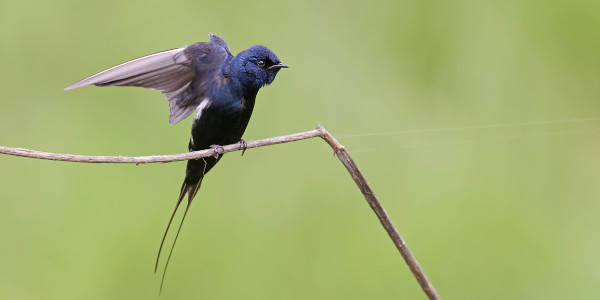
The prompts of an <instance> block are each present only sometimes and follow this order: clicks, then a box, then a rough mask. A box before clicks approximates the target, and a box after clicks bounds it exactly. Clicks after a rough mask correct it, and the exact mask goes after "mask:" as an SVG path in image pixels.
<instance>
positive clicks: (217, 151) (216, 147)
mask: <svg viewBox="0 0 600 300" xmlns="http://www.w3.org/2000/svg"><path fill="white" fill-rule="evenodd" d="M210 148H211V149H213V150H214V151H215V155H214V157H215V158H219V156H221V155H223V154H225V150H223V147H221V146H219V145H210Z"/></svg>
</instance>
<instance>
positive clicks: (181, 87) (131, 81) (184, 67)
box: [65, 34, 231, 124]
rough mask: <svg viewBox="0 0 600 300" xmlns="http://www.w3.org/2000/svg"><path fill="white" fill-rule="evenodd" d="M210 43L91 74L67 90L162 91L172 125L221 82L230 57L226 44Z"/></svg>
mask: <svg viewBox="0 0 600 300" xmlns="http://www.w3.org/2000/svg"><path fill="white" fill-rule="evenodd" d="M209 37H210V41H209V42H208V43H196V44H194V45H191V46H188V47H183V48H177V49H172V50H167V51H163V52H158V53H154V54H150V55H147V56H144V57H140V58H137V59H134V60H131V61H128V62H125V63H122V64H120V65H118V66H115V67H112V68H110V69H107V70H104V71H102V72H100V73H97V74H95V75H92V76H90V77H88V78H86V79H84V80H81V81H79V82H77V83H75V84H73V85H70V86H68V87H67V88H65V90H71V89H75V88H79V87H82V86H86V85H91V84H93V85H96V86H138V87H144V88H148V89H154V90H159V91H161V92H162V93H163V94H165V96H166V98H167V101H169V107H170V111H171V114H170V117H169V123H171V124H175V123H178V122H179V121H181V120H183V119H185V118H186V117H187V116H189V115H190V114H191V113H192V112H193V111H194V109H196V107H197V106H198V105H199V104H200V102H201V101H202V99H204V97H205V95H204V94H205V93H206V92H207V87H208V86H209V84H208V83H210V82H213V81H214V80H220V79H219V78H215V76H216V77H222V76H223V75H222V74H221V73H220V72H219V71H220V69H221V66H222V65H223V62H224V61H225V59H226V58H227V57H228V56H231V52H230V51H229V47H228V46H227V43H225V41H224V40H223V39H222V38H220V37H218V36H216V35H212V34H211V35H209Z"/></svg>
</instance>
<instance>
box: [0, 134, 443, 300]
mask: <svg viewBox="0 0 600 300" xmlns="http://www.w3.org/2000/svg"><path fill="white" fill-rule="evenodd" d="M314 137H320V138H322V139H323V140H325V141H326V142H327V143H328V144H329V146H331V148H333V151H334V153H335V155H336V156H337V157H338V158H339V159H340V161H341V162H342V164H344V166H345V167H346V169H347V170H348V172H350V175H351V176H352V179H354V182H356V185H357V186H358V188H359V189H360V191H361V193H362V194H363V196H364V197H365V199H366V200H367V202H368V203H369V205H370V206H371V208H372V209H373V211H374V212H375V214H376V215H377V218H379V221H380V222H381V224H382V225H383V227H384V228H385V230H386V231H387V233H388V235H389V236H390V238H391V239H392V241H393V242H394V245H396V248H398V251H399V252H400V254H401V255H402V257H403V258H404V260H405V261H406V264H407V265H408V267H409V268H410V270H411V271H412V273H413V275H414V276H415V278H416V279H417V281H418V282H419V284H420V285H421V288H422V289H423V291H424V292H425V294H426V295H427V297H429V299H441V298H440V296H439V295H438V294H437V292H436V290H435V288H434V287H433V285H432V284H431V281H429V279H428V278H427V275H425V272H424V271H423V269H422V268H421V266H420V265H419V263H418V262H417V259H416V258H415V257H414V255H413V254H412V253H411V251H410V249H409V248H408V246H407V245H406V243H405V242H404V239H402V237H401V236H400V234H399V233H398V230H397V229H396V227H394V224H393V223H392V221H391V220H390V218H389V216H388V215H387V213H386V211H385V209H383V206H381V203H380V202H379V200H378V199H377V197H376V196H375V193H374V192H373V190H372V189H371V187H370V186H369V184H368V183H367V180H366V179H365V178H364V177H363V175H362V173H361V172H360V170H359V169H358V166H356V164H355V163H354V161H353V160H352V157H350V154H348V151H346V149H345V148H344V146H342V145H341V144H340V143H339V142H338V141H337V140H336V139H335V138H334V137H333V136H332V135H331V134H329V132H328V131H327V130H325V128H323V127H322V126H321V125H319V126H317V128H316V129H314V130H310V131H306V132H300V133H294V134H290V135H284V136H279V137H273V138H268V139H263V140H255V141H248V142H247V145H246V148H248V149H249V148H257V147H263V146H270V145H275V144H282V143H289V142H294V141H299V140H305V139H310V138H314ZM221 150H222V151H221ZM239 150H242V145H241V144H232V145H226V146H223V147H222V149H208V150H202V151H195V152H188V153H181V154H171V155H152V156H85V155H74V154H60V153H49V152H41V151H35V150H29V149H22V148H11V147H5V146H0V153H2V154H8V155H15V156H23V157H30V158H38V159H48V160H58V161H70V162H81V163H134V164H149V163H166V162H173V161H183V160H190V159H197V158H201V157H208V156H213V155H217V154H223V153H227V152H233V151H239Z"/></svg>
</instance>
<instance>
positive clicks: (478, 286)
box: [0, 0, 600, 299]
mask: <svg viewBox="0 0 600 300" xmlns="http://www.w3.org/2000/svg"><path fill="white" fill-rule="evenodd" d="M0 3H1V5H0V28H1V29H0V65H1V66H2V68H1V70H0V88H1V91H2V97H1V99H2V100H0V101H1V102H0V103H1V105H0V144H1V145H6V146H13V147H25V148H32V149H37V150H43V151H51V152H63V153H77V154H87V155H151V154H169V153H180V152H185V151H186V147H187V142H188V138H189V131H190V127H191V119H187V120H185V121H183V122H181V123H180V124H178V125H176V126H170V125H169V124H168V106H167V103H166V101H165V99H164V98H163V96H162V95H161V94H160V93H158V92H156V91H149V90H143V89H135V88H95V87H86V88H83V89H78V90H74V91H63V90H62V89H63V88H64V87H66V86H67V85H69V84H72V83H74V82H76V81H78V80H80V79H82V78H84V77H86V76H88V75H91V74H93V73H95V72H98V71H100V70H103V69H104V68H107V67H111V66H113V65H115V64H118V63H121V62H124V61H126V60H129V59H132V58H136V57H139V56H142V55H145V54H149V53H153V52H157V51H161V50H165V49H170V48H175V47H180V46H183V45H184V44H187V45H189V44H192V43H194V42H198V41H207V39H208V38H207V34H208V33H209V32H212V33H215V34H219V35H221V36H222V37H224V38H225V40H226V41H227V42H228V43H229V45H230V47H231V49H232V50H233V51H234V52H235V53H237V52H239V51H242V50H244V49H246V48H248V47H249V46H251V45H253V44H259V43H260V44H265V45H267V46H269V47H270V48H271V49H272V50H273V51H274V52H275V53H277V55H278V56H279V57H280V59H281V60H282V61H283V62H285V63H286V64H288V65H290V66H291V68H290V69H286V70H282V72H280V74H279V75H278V77H277V80H275V83H274V84H273V85H272V86H269V87H267V88H265V89H263V90H261V92H260V93H259V95H258V99H257V105H256V108H255V112H254V116H253V117H252V120H251V122H250V125H249V127H248V130H247V132H246V134H245V138H246V139H247V140H252V139H259V138H266V137H271V136H277V135H284V134H288V133H294V132H299V131H305V130H310V129H312V128H314V127H315V126H316V125H317V124H322V125H324V126H325V127H326V128H327V129H328V130H329V131H330V132H331V133H333V134H334V135H337V136H338V137H339V140H340V141H341V142H342V143H343V144H344V145H345V146H346V147H347V148H348V149H349V151H350V153H351V154H352V155H353V157H354V159H355V160H356V162H357V163H358V165H359V167H360V168H361V169H362V171H363V173H364V174H365V176H366V177H367V179H368V180H369V182H370V183H371V185H372V187H373V188H374V190H375V191H376V193H377V195H378V196H379V198H380V199H381V201H382V203H383V205H384V206H385V208H386V209H387V210H388V213H389V214H390V216H391V218H392V219H393V221H394V222H395V224H396V226H397V227H398V229H399V231H400V233H401V234H402V235H403V236H404V238H405V239H406V241H407V243H408V245H409V246H410V247H411V249H412V251H413V253H414V254H415V255H416V257H417V258H418V259H419V260H420V262H421V265H422V266H423V268H424V269H425V271H426V272H427V274H428V276H429V278H430V279H431V280H432V281H433V283H434V285H435V287H436V288H437V290H438V291H439V293H440V294H441V295H442V296H443V297H444V298H445V299H594V298H599V297H600V291H599V290H598V289H597V282H598V280H599V279H600V255H598V253H600V241H599V239H598V237H599V231H600V230H599V229H600V201H599V198H600V184H599V182H598V179H600V157H599V155H598V153H599V152H600V142H599V139H598V138H599V134H598V133H599V132H600V119H598V118H599V117H600V104H599V101H598V100H599V98H600V84H598V81H599V79H600V55H599V53H600V2H599V1H597V0H593V1H592V0H590V1H585V0H575V1H517V0H509V1H452V2H439V1H388V2H383V1H368V2H363V1H293V2H291V1H290V2H287V3H284V2H276V1H239V2H234V1H227V2H224V1H222V2H217V1H210V2H201V1H187V2H186V1H169V2H167V1H160V2H150V1H128V2H123V1H100V2H91V1H89V2H88V1H60V0H59V1H37V2H34V1H7V0H2V2H0ZM582 118H591V119H586V120H581V119H582ZM554 120H569V121H566V122H550V123H545V124H528V125H527V124H522V123H526V122H539V121H554ZM489 124H513V125H514V126H500V127H477V125H489ZM464 126H476V127H475V128H467V129H460V130H433V131H416V132H405V131H406V130H415V129H447V128H454V127H464ZM388 132H396V133H395V134H383V133H388ZM360 134H369V135H361V136H352V135H360ZM372 134H375V135H372ZM331 152H332V151H331V149H330V148H328V146H327V145H326V144H325V143H323V142H322V141H318V140H309V141H302V142H298V143H294V144H286V145H279V146H273V147H268V148H260V149H253V150H250V151H248V152H247V153H246V155H245V156H244V157H240V156H239V153H234V154H229V155H227V156H226V158H225V159H224V160H222V161H221V163H220V164H219V165H218V166H217V167H216V168H215V169H214V170H213V171H211V173H210V174H209V176H208V178H207V179H206V180H205V181H204V185H203V187H202V189H201V191H200V192H199V195H198V197H197V198H196V201H195V202H194V204H193V206H192V209H191V212H190V214H189V216H188V219H187V220H186V224H185V227H184V230H183V231H182V234H181V236H180V239H179V242H178V244H177V247H176V250H175V253H174V256H173V259H172V261H171V265H170V268H169V272H168V274H167V280H166V283H165V289H164V291H163V295H162V296H161V299H424V298H425V296H424V295H423V293H422V292H421V290H420V288H419V286H418V284H417V282H416V281H415V279H414V278H413V277H412V275H411V273H410V271H409V269H408V268H407V267H406V265H405V264H404V262H403V260H402V259H401V257H400V255H399V254H398V253H397V252H396V250H395V248H394V246H393V244H392V243H391V242H390V240H389V238H388V237H387V235H386V234H385V232H384V230H383V229H382V228H381V226H380V224H379V222H378V221H377V219H376V218H375V216H374V215H373V213H372V212H371V211H370V209H369V207H368V205H367V204H366V203H365V201H364V199H363V198H362V197H361V195H360V193H359V191H358V189H357V188H356V186H355V185H354V183H353V182H352V180H351V178H350V176H349V175H348V174H347V172H346V171H345V170H344V168H343V166H342V165H341V164H340V163H339V162H338V161H337V159H335V158H333V157H332V155H331ZM0 168H1V170H2V171H1V172H0V236H2V241H1V242H0V243H1V247H0V298H2V299H42V298H43V299H149V298H158V287H159V283H160V276H158V275H155V274H154V273H153V267H154V259H155V255H156V251H157V249H158V245H159V242H160V238H161V235H162V233H163V230H164V227H165V226H166V222H167V220H168V217H169V215H170V213H171V211H172V209H173V206H174V204H175V201H176V197H177V195H178V193H179V188H180V184H181V181H182V179H183V176H184V169H185V164H184V163H170V164H164V165H146V166H138V167H135V166H133V165H89V164H76V163H65V162H51V161H41V160H34V159H25V158H17V157H10V156H0Z"/></svg>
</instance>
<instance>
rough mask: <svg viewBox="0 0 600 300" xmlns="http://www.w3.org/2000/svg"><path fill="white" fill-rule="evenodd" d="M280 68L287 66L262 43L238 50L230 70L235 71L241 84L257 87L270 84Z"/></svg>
mask: <svg viewBox="0 0 600 300" xmlns="http://www.w3.org/2000/svg"><path fill="white" fill-rule="evenodd" d="M281 68H288V66H287V65H285V64H283V63H281V61H279V58H277V55H275V53H273V51H271V50H269V48H267V47H265V46H263V45H256V46H252V47H250V49H248V50H246V51H243V52H240V53H239V54H238V55H236V57H235V58H234V60H233V61H232V71H233V72H234V73H237V76H238V78H239V79H240V81H241V82H242V84H243V85H245V86H247V87H250V88H253V89H259V88H261V87H263V86H265V85H268V84H271V82H273V80H275V75H277V72H279V70H280V69H281Z"/></svg>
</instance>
